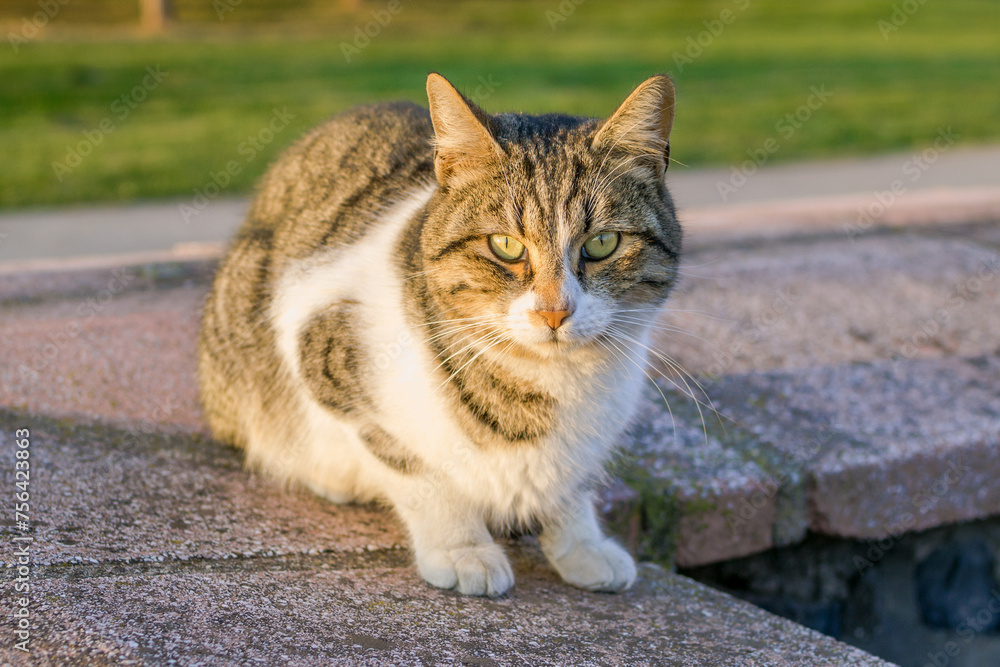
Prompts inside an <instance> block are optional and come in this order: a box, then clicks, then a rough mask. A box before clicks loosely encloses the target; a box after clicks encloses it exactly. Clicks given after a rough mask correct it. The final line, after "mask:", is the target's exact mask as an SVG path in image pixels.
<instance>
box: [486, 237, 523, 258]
mask: <svg viewBox="0 0 1000 667" xmlns="http://www.w3.org/2000/svg"><path fill="white" fill-rule="evenodd" d="M490 250H492V251H493V254H494V255H496V256H497V257H499V258H500V259H502V260H503V261H505V262H516V261H518V260H521V259H524V244H523V243H521V242H520V241H518V240H517V239H515V238H514V237H513V236H505V235H503V234H493V235H492V236H490Z"/></svg>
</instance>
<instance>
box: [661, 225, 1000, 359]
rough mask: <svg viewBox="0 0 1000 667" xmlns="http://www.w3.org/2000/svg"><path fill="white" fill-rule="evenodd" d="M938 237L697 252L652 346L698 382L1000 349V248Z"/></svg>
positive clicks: (910, 235)
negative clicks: (702, 378) (700, 378)
mask: <svg viewBox="0 0 1000 667" xmlns="http://www.w3.org/2000/svg"><path fill="white" fill-rule="evenodd" d="M935 232H936V233H937V234H938V236H930V235H929V233H930V232H927V233H923V232H922V233H917V232H900V233H887V234H872V235H870V236H865V237H861V238H857V239H855V240H853V241H852V240H850V239H848V238H846V237H844V236H843V235H838V236H834V237H832V238H831V237H820V238H814V239H808V240H805V239H799V240H791V241H786V242H781V243H779V242H754V243H747V244H736V245H730V246H727V245H720V246H717V247H713V248H711V249H707V250H704V251H698V252H693V253H691V254H690V255H688V257H687V259H686V262H685V263H684V265H683V266H682V281H681V285H680V287H679V289H678V290H677V292H676V293H675V295H674V296H673V297H672V298H671V300H670V301H668V303H667V306H666V309H665V311H664V315H663V316H662V317H661V320H660V322H659V324H660V326H661V327H662V329H661V335H660V336H659V337H658V339H657V340H656V341H655V343H654V344H653V345H652V347H654V348H656V349H657V350H658V351H659V352H660V353H662V354H663V355H664V356H667V357H669V359H670V360H671V362H672V363H673V364H674V365H676V366H679V367H681V368H683V369H685V370H686V371H687V372H689V373H690V374H692V375H695V376H720V375H728V374H732V373H742V372H747V371H766V370H771V369H776V368H781V369H791V368H808V367H811V366H815V365H835V364H840V363H846V362H858V361H865V362H867V361H876V360H880V359H895V358H902V359H923V358H940V357H944V356H948V355H961V356H975V355H980V354H988V353H992V352H994V351H995V350H997V349H998V347H1000V251H998V249H997V248H996V247H995V246H991V245H989V244H986V243H983V242H981V241H980V240H979V239H978V238H974V237H970V238H955V237H952V236H950V235H947V234H944V233H943V232H941V230H940V229H937V230H935ZM982 233H983V234H986V233H987V232H986V228H982ZM659 366H660V368H661V369H662V370H664V371H666V370H669V369H667V368H666V366H667V364H666V363H663V362H661V363H660V364H659Z"/></svg>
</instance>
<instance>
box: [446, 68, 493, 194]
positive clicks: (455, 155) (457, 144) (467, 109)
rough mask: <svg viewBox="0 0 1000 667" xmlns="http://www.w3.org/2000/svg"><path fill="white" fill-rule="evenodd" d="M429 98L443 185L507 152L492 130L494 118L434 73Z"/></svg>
mask: <svg viewBox="0 0 1000 667" xmlns="http://www.w3.org/2000/svg"><path fill="white" fill-rule="evenodd" d="M427 101H428V104H429V105H430V110H431V123H433V124H434V174H435V176H437V180H438V183H440V184H441V185H454V184H457V183H458V182H460V181H462V180H465V179H467V178H469V177H470V176H472V175H475V173H476V172H477V171H478V170H482V169H483V168H484V167H486V166H487V165H489V164H490V163H492V162H495V161H496V160H498V159H499V158H500V156H501V155H502V153H503V151H502V150H501V148H500V146H499V144H497V141H496V139H494V138H493V135H492V134H491V133H490V130H489V126H490V118H489V116H488V115H487V114H486V112H484V111H483V110H482V109H480V108H479V107H477V106H476V105H475V104H473V103H472V102H470V101H469V100H467V99H466V98H465V97H464V96H463V95H462V94H461V93H460V92H458V91H457V90H455V87H454V86H452V85H451V84H450V83H449V82H448V80H447V79H445V78H444V77H443V76H441V75H440V74H437V73H435V72H432V73H431V74H430V75H428V77H427Z"/></svg>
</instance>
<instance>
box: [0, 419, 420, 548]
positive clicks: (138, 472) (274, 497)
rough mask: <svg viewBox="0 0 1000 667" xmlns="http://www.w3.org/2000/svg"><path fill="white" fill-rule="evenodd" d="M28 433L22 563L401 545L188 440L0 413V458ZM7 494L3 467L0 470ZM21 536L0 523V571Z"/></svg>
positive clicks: (222, 452)
mask: <svg viewBox="0 0 1000 667" xmlns="http://www.w3.org/2000/svg"><path fill="white" fill-rule="evenodd" d="M23 428H27V429H29V431H30V443H31V444H30V447H29V451H30V452H31V454H30V463H31V465H30V471H31V473H30V487H29V490H30V498H31V504H30V506H31V520H30V523H31V525H32V527H33V533H32V535H33V536H34V538H35V543H34V555H33V562H34V563H35V564H36V565H54V564H59V563H107V562H122V563H131V562H138V561H148V562H154V561H164V560H190V559H206V558H212V559H226V558H235V557H248V556H254V555H261V554H264V555H274V554H289V553H319V552H323V551H330V550H354V551H359V550H366V549H370V548H371V549H393V548H403V546H404V544H405V542H404V533H403V531H402V529H401V527H400V526H399V525H398V524H397V523H396V522H395V520H394V519H393V517H392V516H391V515H390V514H389V513H388V512H385V511H382V510H380V509H379V508H377V507H374V506H357V505H346V506H339V505H334V504H332V503H329V502H326V501H324V500H321V499H319V498H318V497H316V496H315V495H313V494H311V493H307V492H304V491H296V490H285V489H282V488H280V487H279V486H277V485H276V484H274V483H273V482H271V481H270V480H268V479H265V478H263V477H261V476H259V475H253V474H248V473H246V472H244V470H243V464H242V455H241V454H240V453H239V452H237V451H236V450H233V449H231V448H228V447H225V446H223V445H221V444H219V443H217V442H215V441H213V440H209V439H207V438H204V437H201V436H199V435H197V434H193V435H192V434H183V433H178V434H166V433H161V432H153V433H137V432H136V431H131V430H126V429H123V428H115V427H112V426H108V425H105V424H102V423H95V424H90V425H88V424H83V423H79V422H76V421H73V420H68V419H64V420H55V419H52V418H45V417H41V416H38V415H34V414H30V413H17V412H10V411H6V410H4V411H0V452H2V457H3V460H4V461H13V460H14V451H15V443H14V439H13V436H14V433H15V432H16V430H18V429H23ZM0 478H2V479H3V483H4V484H5V486H6V488H11V489H12V488H14V481H15V480H14V466H13V465H9V466H4V467H3V472H2V475H0ZM15 534H17V535H20V534H21V532H20V531H18V530H17V528H16V526H15V525H14V517H13V516H11V515H5V516H4V517H3V519H2V524H0V540H2V541H3V543H4V550H3V551H0V565H2V567H5V568H10V567H12V566H13V564H14V563H13V551H12V550H8V548H7V547H8V546H9V545H10V544H13V543H12V542H10V541H9V540H10V537H11V536H12V535H15Z"/></svg>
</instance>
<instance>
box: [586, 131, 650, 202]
mask: <svg viewBox="0 0 1000 667" xmlns="http://www.w3.org/2000/svg"><path fill="white" fill-rule="evenodd" d="M642 123H643V119H642V118H641V117H640V118H639V119H637V120H636V122H634V123H632V124H631V125H629V126H628V127H627V128H625V129H624V131H623V132H621V133H619V134H618V136H617V137H616V138H615V140H614V142H613V143H612V144H611V146H610V147H609V148H608V149H607V152H606V153H605V154H604V159H603V160H601V164H600V166H599V167H597V171H595V172H594V177H593V178H592V179H591V181H590V183H589V187H590V188H591V191H590V197H589V199H588V200H587V203H588V205H589V204H591V203H593V201H594V196H595V192H594V188H593V185H594V183H595V182H596V181H597V178H598V177H599V176H600V174H601V172H602V171H603V170H604V165H605V164H607V162H608V158H609V157H611V154H612V153H614V151H615V147H616V146H617V145H618V142H620V141H621V140H622V139H624V138H625V137H627V136H629V135H630V133H631V132H632V130H634V129H635V128H637V127H639V125H641V124H642Z"/></svg>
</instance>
